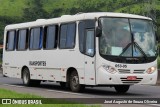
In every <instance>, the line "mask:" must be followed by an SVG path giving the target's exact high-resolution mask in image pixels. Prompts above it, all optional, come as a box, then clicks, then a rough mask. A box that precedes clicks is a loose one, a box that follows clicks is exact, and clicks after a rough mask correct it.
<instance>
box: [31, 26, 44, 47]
mask: <svg viewBox="0 0 160 107" xmlns="http://www.w3.org/2000/svg"><path fill="white" fill-rule="evenodd" d="M42 34H43V32H42V28H33V29H31V34H30V46H29V47H30V49H41V48H42Z"/></svg>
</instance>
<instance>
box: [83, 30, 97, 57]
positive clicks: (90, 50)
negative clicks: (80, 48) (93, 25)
mask: <svg viewBox="0 0 160 107" xmlns="http://www.w3.org/2000/svg"><path fill="white" fill-rule="evenodd" d="M85 54H86V55H89V56H94V54H95V39H94V29H87V30H86V42H85Z"/></svg>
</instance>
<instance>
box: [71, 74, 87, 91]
mask: <svg viewBox="0 0 160 107" xmlns="http://www.w3.org/2000/svg"><path fill="white" fill-rule="evenodd" d="M69 82H70V89H71V90H72V91H73V92H80V91H83V90H84V88H85V86H84V85H81V84H80V83H79V77H78V73H77V72H76V71H73V72H72V73H71V75H70V81H69Z"/></svg>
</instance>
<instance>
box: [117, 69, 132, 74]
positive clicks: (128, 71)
mask: <svg viewBox="0 0 160 107" xmlns="http://www.w3.org/2000/svg"><path fill="white" fill-rule="evenodd" d="M118 71H119V73H121V74H129V73H131V72H130V70H129V69H118Z"/></svg>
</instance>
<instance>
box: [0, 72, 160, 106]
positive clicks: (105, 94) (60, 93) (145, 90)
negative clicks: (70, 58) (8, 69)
mask: <svg viewBox="0 0 160 107" xmlns="http://www.w3.org/2000/svg"><path fill="white" fill-rule="evenodd" d="M0 88H5V89H9V90H14V91H17V92H20V93H31V94H36V95H40V96H43V97H46V98H115V99H118V98H160V86H132V87H131V88H130V90H129V91H128V93H126V94H124V95H120V94H117V93H116V92H115V90H114V88H107V87H95V88H90V87H87V88H86V90H85V91H84V92H83V93H73V92H71V91H70V90H67V89H62V88H61V87H60V85H59V84H57V83H42V84H41V85H40V86H39V87H25V86H24V85H23V84H22V80H21V79H15V78H6V77H3V76H2V74H0ZM102 106H103V107H105V106H107V107H115V106H118V107H129V106H132V107H134V106H136V107H153V106H160V105H142V104H141V105H138V104H137V105H113V104H112V105H102Z"/></svg>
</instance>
